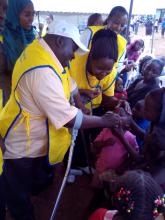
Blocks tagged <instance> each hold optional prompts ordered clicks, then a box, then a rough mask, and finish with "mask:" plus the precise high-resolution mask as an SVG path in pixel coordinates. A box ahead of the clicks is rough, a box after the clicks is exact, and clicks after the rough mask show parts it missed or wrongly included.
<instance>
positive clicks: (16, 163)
mask: <svg viewBox="0 0 165 220" xmlns="http://www.w3.org/2000/svg"><path fill="white" fill-rule="evenodd" d="M44 166H45V157H40V158H21V159H14V160H12V159H8V160H5V161H4V171H3V174H2V180H3V184H4V189H5V190H4V192H5V197H6V203H7V206H8V209H9V211H10V214H11V216H12V217H13V218H14V219H15V220H34V219H35V217H34V213H33V206H32V204H31V201H30V196H31V193H32V191H33V188H34V187H35V188H37V186H38V187H41V186H42V187H43V186H45V184H47V173H46V172H45V170H44ZM42 187H41V188H42Z"/></svg>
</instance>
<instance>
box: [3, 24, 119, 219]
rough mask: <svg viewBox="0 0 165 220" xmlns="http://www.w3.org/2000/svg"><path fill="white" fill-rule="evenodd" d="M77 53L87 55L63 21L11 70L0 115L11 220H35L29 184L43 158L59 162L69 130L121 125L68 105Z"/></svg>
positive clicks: (67, 143)
mask: <svg viewBox="0 0 165 220" xmlns="http://www.w3.org/2000/svg"><path fill="white" fill-rule="evenodd" d="M78 47H79V48H81V49H82V50H83V51H87V48H86V47H85V46H84V45H83V44H82V43H81V41H80V35H79V31H78V29H77V28H76V27H75V26H73V25H71V24H69V23H67V22H64V21H61V22H59V23H56V25H55V26H53V27H52V30H49V34H47V35H46V36H45V37H44V38H41V39H36V40H34V41H33V42H32V43H31V44H30V45H29V46H28V47H27V48H26V49H25V50H24V52H23V53H22V55H21V56H20V58H19V59H18V60H17V62H16V65H15V67H14V71H13V75H12V92H11V96H10V99H9V101H8V103H7V104H6V105H5V107H4V108H3V110H2V111H1V113H0V121H1V123H0V134H1V136H2V137H3V138H4V143H5V147H6V148H5V152H4V169H3V174H2V177H3V181H4V185H5V194H6V199H7V205H8V208H9V211H10V213H11V215H12V217H13V218H14V219H15V220H18V219H21V220H24V219H29V220H30V219H34V214H33V209H32V205H31V202H30V193H31V187H32V182H33V181H36V180H37V171H38V170H40V169H42V166H41V165H42V163H43V160H45V157H46V156H48V160H49V163H50V164H56V163H59V162H61V161H62V160H63V157H64V155H65V153H66V151H67V150H68V148H69V146H70V143H71V134H70V132H69V129H68V128H73V127H74V128H77V129H78V128H80V127H81V128H93V127H114V126H119V125H120V123H121V122H120V117H119V116H117V115H115V114H112V113H107V114H105V115H104V116H102V117H97V116H87V115H83V113H82V111H81V110H79V109H77V108H76V107H74V106H72V105H71V104H70V102H69V99H70V95H71V93H70V90H71V84H72V83H71V80H70V76H69V75H68V74H67V72H66V71H64V68H65V67H66V66H68V63H69V61H71V59H73V58H74V52H75V51H76V50H77V49H78ZM74 89H76V88H75V86H74V87H72V90H73V91H74Z"/></svg>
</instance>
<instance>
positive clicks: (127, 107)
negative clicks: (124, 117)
mask: <svg viewBox="0 0 165 220" xmlns="http://www.w3.org/2000/svg"><path fill="white" fill-rule="evenodd" d="M116 107H123V108H124V109H125V111H126V112H127V114H129V115H132V111H131V107H130V105H129V103H128V102H127V101H125V100H120V101H119V103H118V105H117V106H116Z"/></svg>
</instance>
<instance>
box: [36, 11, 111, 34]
mask: <svg viewBox="0 0 165 220" xmlns="http://www.w3.org/2000/svg"><path fill="white" fill-rule="evenodd" d="M49 14H52V15H53V19H54V20H53V22H54V23H55V22H57V21H60V20H66V21H67V22H70V23H72V24H74V25H75V26H77V27H79V29H80V30H83V29H84V28H85V27H86V24H87V20H88V17H89V16H90V15H91V14H89V13H85V14H81V13H62V12H61V13H59V12H58V13H57V12H39V19H38V16H37V17H36V18H35V22H34V23H35V25H36V24H37V23H38V20H40V22H45V20H46V17H47V16H48V15H49ZM102 16H103V19H106V17H107V16H108V15H106V14H103V15H102Z"/></svg>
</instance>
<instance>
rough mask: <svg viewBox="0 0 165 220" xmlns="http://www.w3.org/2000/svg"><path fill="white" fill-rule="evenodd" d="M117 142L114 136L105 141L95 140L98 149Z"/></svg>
mask: <svg viewBox="0 0 165 220" xmlns="http://www.w3.org/2000/svg"><path fill="white" fill-rule="evenodd" d="M114 144H115V140H114V139H113V138H109V139H107V140H104V141H95V142H94V147H95V148H97V149H100V148H103V147H106V146H113V145H114Z"/></svg>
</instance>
